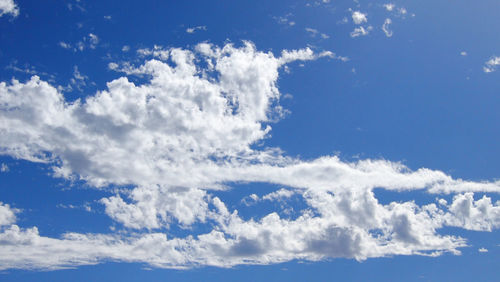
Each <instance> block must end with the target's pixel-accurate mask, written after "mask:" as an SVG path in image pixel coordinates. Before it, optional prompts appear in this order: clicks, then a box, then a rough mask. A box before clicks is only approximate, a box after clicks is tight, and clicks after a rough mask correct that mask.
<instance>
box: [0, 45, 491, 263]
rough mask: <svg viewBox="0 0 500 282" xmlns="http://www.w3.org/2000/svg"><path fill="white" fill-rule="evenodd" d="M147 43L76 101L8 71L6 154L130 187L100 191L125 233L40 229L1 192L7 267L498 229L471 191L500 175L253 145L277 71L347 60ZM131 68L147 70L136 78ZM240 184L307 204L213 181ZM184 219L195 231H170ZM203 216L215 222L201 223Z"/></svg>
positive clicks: (0, 105)
mask: <svg viewBox="0 0 500 282" xmlns="http://www.w3.org/2000/svg"><path fill="white" fill-rule="evenodd" d="M155 52H156V53H155ZM142 53H144V54H143V55H144V56H150V57H153V58H151V59H146V60H145V62H144V63H143V64H142V65H139V66H134V65H132V64H130V63H120V64H118V63H113V65H111V64H110V68H111V69H113V70H116V71H119V72H121V73H123V76H122V77H119V78H117V79H115V80H112V81H110V82H108V84H107V88H106V89H104V90H101V91H98V92H97V93H96V94H95V95H93V96H88V97H87V98H85V99H82V100H77V101H74V102H68V101H66V100H65V99H64V96H63V95H62V94H61V93H60V92H59V91H58V90H57V88H56V87H54V86H52V85H51V84H49V83H48V82H45V81H42V80H41V79H40V78H38V77H36V76H33V77H32V78H31V79H30V80H28V81H26V82H20V81H17V80H13V81H11V82H10V83H6V82H1V83H0V153H1V154H3V155H8V156H11V157H13V158H17V159H24V160H28V161H33V162H41V163H45V164H47V165H49V166H51V167H52V170H53V175H54V176H55V177H61V178H66V179H80V180H83V181H85V182H87V183H88V184H89V185H92V186H95V187H102V186H106V185H118V186H122V187H124V188H123V189H119V190H118V191H117V193H116V195H113V196H110V197H105V198H102V199H98V200H99V203H100V204H102V205H103V206H104V208H105V212H106V214H107V215H108V216H109V217H110V218H111V219H113V220H114V221H115V222H116V223H118V224H119V226H120V227H121V228H123V229H122V230H121V232H117V233H116V234H79V233H72V232H68V233H65V234H63V235H62V236H61V237H59V238H50V237H45V236H42V235H40V233H39V231H38V228H37V227H30V228H22V227H20V226H18V225H17V224H16V216H15V214H16V210H14V209H12V208H11V207H10V206H9V205H4V204H1V205H0V225H1V226H0V242H2V243H3V244H0V253H2V256H1V257H0V269H7V268H29V269H31V268H37V269H55V268H61V267H68V266H75V265H83V264H95V263H99V262H101V261H103V260H114V261H126V262H144V263H148V264H150V265H152V266H157V267H172V268H183V267H193V266H199V265H213V266H222V267H227V266H233V265H236V264H247V263H253V264H269V263H278V262H283V261H289V260H292V259H300V260H313V261H315V260H321V259H325V258H332V257H343V258H353V259H356V260H364V259H367V258H372V257H381V256H391V255H413V254H417V255H439V254H441V253H443V252H452V253H455V254H458V253H459V252H460V251H459V248H460V247H464V246H466V241H465V239H464V238H460V237H456V236H451V235H443V234H439V233H438V232H437V230H438V229H439V228H442V227H444V226H456V227H461V228H465V229H470V230H483V231H484V230H492V229H495V228H498V227H499V223H500V212H499V209H500V207H499V203H498V202H497V203H495V204H493V203H492V202H491V198H489V197H487V196H483V197H482V198H481V199H479V200H474V193H481V192H490V193H492V192H493V193H498V192H500V183H499V182H471V181H465V180H461V179H453V178H452V177H450V176H448V175H446V174H445V173H443V172H441V171H437V170H430V169H426V168H421V169H418V170H415V171H413V170H410V169H409V168H407V167H405V166H404V165H402V164H400V163H396V162H390V161H386V160H370V159H367V160H359V161H356V162H346V161H343V160H341V159H340V158H338V157H336V156H324V157H320V158H318V159H314V160H310V161H303V160H301V159H299V158H294V157H291V156H286V155H284V154H283V153H282V152H281V151H280V150H279V148H265V147H264V148H263V147H259V146H256V144H257V143H258V142H259V141H262V140H264V139H265V138H269V133H270V131H271V124H272V122H274V121H276V120H278V119H279V118H280V117H281V116H282V115H283V112H284V109H283V108H282V107H281V106H280V104H279V100H280V97H281V93H280V92H279V89H278V87H277V81H278V78H279V73H280V70H281V69H283V68H284V67H285V66H286V64H289V63H291V62H294V61H297V60H301V61H307V60H315V59H318V58H321V57H327V58H333V59H341V57H337V56H336V55H335V54H334V53H332V52H330V51H324V52H319V53H318V52H314V51H313V50H312V49H310V48H305V49H299V50H283V51H282V52H281V54H280V56H275V55H274V54H273V53H271V52H262V51H258V50H257V49H256V47H255V46H254V45H253V44H252V43H250V42H245V43H244V44H243V46H241V47H236V46H234V45H232V44H227V45H225V46H222V47H218V46H214V45H211V44H209V43H200V44H198V45H196V46H195V47H194V48H193V49H192V50H188V49H181V48H169V49H165V48H162V47H158V48H156V47H155V48H153V49H144V52H142ZM139 55H141V52H139ZM131 76H140V77H142V78H144V82H143V83H140V84H136V83H133V82H132V81H131V80H130V79H129V78H130V77H131ZM241 182H257V183H270V184H275V185H279V186H281V187H286V188H284V189H279V190H277V191H274V192H271V193H268V194H266V195H263V196H262V197H260V198H259V197H258V196H256V197H257V198H255V197H253V198H254V200H255V199H262V201H266V202H267V201H270V202H276V201H279V202H280V209H287V208H289V200H290V199H291V198H292V196H293V197H299V198H300V199H301V200H302V201H303V202H304V204H305V206H306V207H305V208H304V209H302V210H298V211H297V212H296V214H295V215H294V216H290V215H287V214H286V213H283V210H276V211H272V212H270V213H268V214H266V215H264V216H262V217H260V218H251V219H245V218H243V217H242V216H240V215H239V213H238V210H237V209H233V210H230V208H228V205H227V204H226V203H224V202H223V201H222V200H221V198H219V197H217V196H215V195H214V191H216V190H221V189H223V190H230V189H231V185H232V184H233V183H241ZM125 187H131V188H125ZM375 188H383V189H386V190H391V191H395V192H405V191H413V190H420V191H423V192H428V193H435V194H438V195H441V194H450V193H453V194H454V198H453V201H452V203H451V204H449V205H448V203H447V202H446V201H445V200H444V199H441V200H439V201H438V202H437V203H429V204H425V205H417V204H416V203H415V202H413V201H408V202H391V203H387V204H382V203H380V202H379V201H378V199H377V198H376V195H375V193H374V189H375ZM262 201H256V203H255V205H256V207H258V205H259V204H260V202H262ZM173 225H175V226H178V227H179V228H181V229H184V230H187V231H192V235H189V236H185V237H170V236H169V237H167V235H166V231H167V230H169V229H170V228H171V227H172V226H173ZM199 225H203V226H205V227H207V226H208V228H209V231H208V232H207V231H206V230H205V231H203V232H198V233H197V232H196V231H195V230H196V228H197V226H199ZM49 254H50V255H49Z"/></svg>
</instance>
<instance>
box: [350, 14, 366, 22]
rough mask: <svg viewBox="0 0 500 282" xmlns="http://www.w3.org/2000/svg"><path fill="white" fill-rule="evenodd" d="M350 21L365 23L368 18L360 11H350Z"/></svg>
mask: <svg viewBox="0 0 500 282" xmlns="http://www.w3.org/2000/svg"><path fill="white" fill-rule="evenodd" d="M352 21H353V22H354V23H355V24H362V23H366V22H367V21H368V19H367V18H366V14H363V13H361V12H360V11H354V12H352Z"/></svg>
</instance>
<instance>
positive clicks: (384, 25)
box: [382, 18, 392, 37]
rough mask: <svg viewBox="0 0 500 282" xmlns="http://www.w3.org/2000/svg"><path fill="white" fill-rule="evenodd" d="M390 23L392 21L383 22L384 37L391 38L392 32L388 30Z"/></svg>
mask: <svg viewBox="0 0 500 282" xmlns="http://www.w3.org/2000/svg"><path fill="white" fill-rule="evenodd" d="M391 23H392V20H391V19H389V18H387V19H385V21H384V24H383V25H382V30H383V31H384V33H385V36H387V37H391V36H392V30H390V29H389V25H390V24H391Z"/></svg>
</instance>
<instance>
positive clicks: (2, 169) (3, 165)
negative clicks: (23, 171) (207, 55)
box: [0, 163, 9, 172]
mask: <svg viewBox="0 0 500 282" xmlns="http://www.w3.org/2000/svg"><path fill="white" fill-rule="evenodd" d="M0 171H1V172H8V171H9V166H8V165H6V164H4V163H2V165H1V166H0Z"/></svg>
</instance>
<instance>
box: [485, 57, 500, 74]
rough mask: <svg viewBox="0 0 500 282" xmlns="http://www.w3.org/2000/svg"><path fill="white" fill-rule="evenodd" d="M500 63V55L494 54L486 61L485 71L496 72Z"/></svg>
mask: <svg viewBox="0 0 500 282" xmlns="http://www.w3.org/2000/svg"><path fill="white" fill-rule="evenodd" d="M498 65H500V57H496V56H493V57H491V59H490V60H488V61H487V62H486V63H485V65H484V67H483V71H484V72H486V73H489V72H494V71H496V70H497V66H498Z"/></svg>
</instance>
